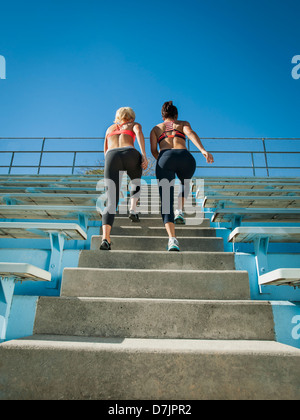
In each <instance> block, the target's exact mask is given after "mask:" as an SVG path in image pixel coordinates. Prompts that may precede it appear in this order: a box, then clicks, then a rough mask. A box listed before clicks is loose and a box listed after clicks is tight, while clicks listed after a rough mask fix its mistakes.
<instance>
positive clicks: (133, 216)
mask: <svg viewBox="0 0 300 420" xmlns="http://www.w3.org/2000/svg"><path fill="white" fill-rule="evenodd" d="M129 219H130V220H131V221H132V222H133V223H139V222H140V218H139V214H138V213H136V212H135V211H134V210H130V211H129Z"/></svg>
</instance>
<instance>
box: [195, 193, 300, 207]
mask: <svg viewBox="0 0 300 420" xmlns="http://www.w3.org/2000/svg"><path fill="white" fill-rule="evenodd" d="M202 205H203V207H205V208H217V207H219V206H220V205H224V206H225V207H226V208H229V207H243V208H260V207H272V208H274V209H276V208H300V197H299V196H230V197H229V196H224V195H211V196H206V197H205V198H204V200H203V204H202Z"/></svg>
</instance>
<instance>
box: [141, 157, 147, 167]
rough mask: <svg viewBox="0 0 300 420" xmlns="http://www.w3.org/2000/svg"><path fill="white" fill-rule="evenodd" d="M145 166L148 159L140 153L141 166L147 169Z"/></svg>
mask: <svg viewBox="0 0 300 420" xmlns="http://www.w3.org/2000/svg"><path fill="white" fill-rule="evenodd" d="M147 167H148V159H147V157H146V155H142V168H143V169H147Z"/></svg>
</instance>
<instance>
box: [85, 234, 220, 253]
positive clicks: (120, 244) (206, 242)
mask: <svg viewBox="0 0 300 420" xmlns="http://www.w3.org/2000/svg"><path fill="white" fill-rule="evenodd" d="M101 242H102V238H101V236H93V237H92V242H91V249H92V250H98V249H99V248H100V244H101ZM111 244H112V245H111V246H112V249H114V250H128V251H129V250H139V251H165V250H166V249H167V246H168V237H167V236H166V235H165V236H118V235H112V236H111ZM179 245H180V249H181V250H182V251H216V252H218V251H224V244H223V239H222V238H205V237H204V238H201V237H200V238H199V237H198V238H197V237H189V238H180V241H179Z"/></svg>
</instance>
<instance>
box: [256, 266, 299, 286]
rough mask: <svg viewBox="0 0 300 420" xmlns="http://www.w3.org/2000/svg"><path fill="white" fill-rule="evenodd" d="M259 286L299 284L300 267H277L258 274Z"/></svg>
mask: <svg viewBox="0 0 300 420" xmlns="http://www.w3.org/2000/svg"><path fill="white" fill-rule="evenodd" d="M259 284H260V285H261V286H271V285H272V286H280V285H283V286H293V287H299V286H300V268H279V269H277V270H273V271H270V272H268V273H266V274H262V275H261V276H259Z"/></svg>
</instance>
